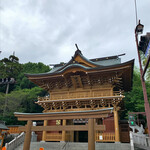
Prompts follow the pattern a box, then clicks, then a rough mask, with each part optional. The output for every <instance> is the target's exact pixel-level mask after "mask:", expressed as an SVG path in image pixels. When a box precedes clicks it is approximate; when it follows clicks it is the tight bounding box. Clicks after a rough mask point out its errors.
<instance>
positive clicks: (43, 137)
mask: <svg viewBox="0 0 150 150" xmlns="http://www.w3.org/2000/svg"><path fill="white" fill-rule="evenodd" d="M44 126H47V120H44ZM42 141H46V131H43V135H42Z"/></svg>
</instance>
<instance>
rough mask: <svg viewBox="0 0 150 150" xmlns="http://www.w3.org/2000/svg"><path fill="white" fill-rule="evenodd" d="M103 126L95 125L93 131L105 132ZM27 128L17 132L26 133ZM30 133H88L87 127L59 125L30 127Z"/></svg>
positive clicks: (24, 127) (20, 128) (23, 127)
mask: <svg viewBox="0 0 150 150" xmlns="http://www.w3.org/2000/svg"><path fill="white" fill-rule="evenodd" d="M105 129H106V128H105V125H95V131H105ZM26 130H27V127H26V126H22V127H19V131H22V132H24V131H26ZM31 131H88V125H65V126H63V125H59V126H57V125H56V126H32V127H31Z"/></svg>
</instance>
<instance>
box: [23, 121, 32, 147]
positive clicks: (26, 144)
mask: <svg viewBox="0 0 150 150" xmlns="http://www.w3.org/2000/svg"><path fill="white" fill-rule="evenodd" d="M31 127H32V121H31V120H28V122H27V127H26V134H25V140H24V145H23V150H30V142H31Z"/></svg>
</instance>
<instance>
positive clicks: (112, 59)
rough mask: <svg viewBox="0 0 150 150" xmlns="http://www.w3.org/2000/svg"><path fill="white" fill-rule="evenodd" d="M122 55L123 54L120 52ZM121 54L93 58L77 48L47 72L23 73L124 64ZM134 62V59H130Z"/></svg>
mask: <svg viewBox="0 0 150 150" xmlns="http://www.w3.org/2000/svg"><path fill="white" fill-rule="evenodd" d="M122 55H124V54H122ZM119 56H121V55H115V56H109V57H103V58H95V59H87V58H86V57H84V56H83V55H82V52H81V51H80V50H79V49H78V50H76V51H75V54H74V56H73V57H72V58H71V60H70V61H69V62H68V63H60V64H55V65H54V67H53V69H52V70H51V71H49V72H47V73H40V74H25V76H27V77H39V76H47V75H48V76H51V75H58V74H63V73H64V72H65V71H66V70H68V69H70V68H80V69H82V70H84V71H92V70H100V69H104V68H109V67H117V66H120V65H124V64H126V63H130V61H129V62H126V63H122V64H121V59H120V58H119ZM132 62H134V60H132Z"/></svg>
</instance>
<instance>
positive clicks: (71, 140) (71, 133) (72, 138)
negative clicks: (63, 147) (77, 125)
mask: <svg viewBox="0 0 150 150" xmlns="http://www.w3.org/2000/svg"><path fill="white" fill-rule="evenodd" d="M70 125H73V120H71V122H70ZM70 142H74V131H70Z"/></svg>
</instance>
